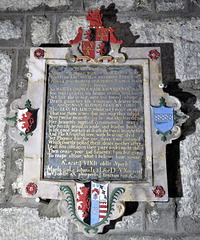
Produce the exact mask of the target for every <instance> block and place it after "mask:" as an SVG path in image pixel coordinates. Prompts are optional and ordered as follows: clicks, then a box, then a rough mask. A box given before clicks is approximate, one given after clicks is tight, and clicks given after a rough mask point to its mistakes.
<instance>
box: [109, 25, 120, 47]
mask: <svg viewBox="0 0 200 240" xmlns="http://www.w3.org/2000/svg"><path fill="white" fill-rule="evenodd" d="M114 32H115V30H114V29H113V28H110V42H111V43H114V44H116V43H119V44H120V45H121V44H122V43H123V41H118V40H117V39H116V38H115V36H114Z"/></svg>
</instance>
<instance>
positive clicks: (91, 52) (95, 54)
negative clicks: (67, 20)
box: [69, 9, 123, 61]
mask: <svg viewBox="0 0 200 240" xmlns="http://www.w3.org/2000/svg"><path fill="white" fill-rule="evenodd" d="M102 17H103V15H102V14H101V13H100V9H96V10H95V11H94V12H92V11H91V10H89V11H88V15H87V16H86V19H87V20H89V21H90V26H89V27H88V28H79V30H78V34H77V36H76V38H75V39H74V40H71V41H70V42H69V43H70V44H71V45H74V44H78V47H79V51H80V52H81V53H82V54H83V55H84V56H86V57H87V60H90V59H93V60H99V61H101V58H102V57H103V56H106V55H107V54H108V53H109V51H110V43H112V44H122V43H123V41H118V40H117V39H116V38H115V36H114V29H113V28H105V27H104V26H102V21H101V19H102ZM79 58H80V59H81V57H79ZM111 59H112V57H110V59H109V60H111Z"/></svg>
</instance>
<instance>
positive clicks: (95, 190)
mask: <svg viewBox="0 0 200 240" xmlns="http://www.w3.org/2000/svg"><path fill="white" fill-rule="evenodd" d="M91 185H92V188H91V210H90V225H91V226H93V225H94V224H96V223H98V222H99V184H98V183H94V182H92V184H91Z"/></svg>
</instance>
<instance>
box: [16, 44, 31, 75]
mask: <svg viewBox="0 0 200 240" xmlns="http://www.w3.org/2000/svg"><path fill="white" fill-rule="evenodd" d="M29 57H30V49H20V50H19V53H18V68H17V77H18V78H24V79H28V78H27V73H28V61H29Z"/></svg>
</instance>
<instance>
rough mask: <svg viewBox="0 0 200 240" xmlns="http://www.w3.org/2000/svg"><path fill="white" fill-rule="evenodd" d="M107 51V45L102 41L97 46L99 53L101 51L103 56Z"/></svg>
mask: <svg viewBox="0 0 200 240" xmlns="http://www.w3.org/2000/svg"><path fill="white" fill-rule="evenodd" d="M106 52H107V48H106V47H105V43H103V42H102V43H100V44H99V46H98V47H97V53H100V55H101V56H103V55H104V54H105V53H106Z"/></svg>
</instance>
